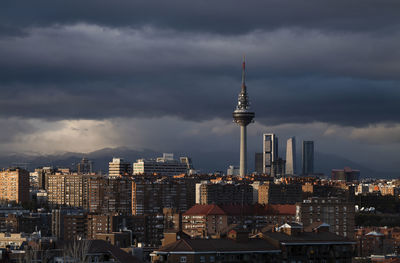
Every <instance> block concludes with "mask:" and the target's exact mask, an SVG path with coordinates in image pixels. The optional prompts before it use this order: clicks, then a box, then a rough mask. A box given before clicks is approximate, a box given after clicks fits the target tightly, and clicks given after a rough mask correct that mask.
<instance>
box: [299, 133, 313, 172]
mask: <svg viewBox="0 0 400 263" xmlns="http://www.w3.org/2000/svg"><path fill="white" fill-rule="evenodd" d="M302 163H303V174H304V175H307V174H313V173H314V142H313V141H303V150H302Z"/></svg>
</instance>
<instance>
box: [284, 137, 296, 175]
mask: <svg viewBox="0 0 400 263" xmlns="http://www.w3.org/2000/svg"><path fill="white" fill-rule="evenodd" d="M286 173H287V174H296V137H291V138H289V139H288V140H287V142H286Z"/></svg>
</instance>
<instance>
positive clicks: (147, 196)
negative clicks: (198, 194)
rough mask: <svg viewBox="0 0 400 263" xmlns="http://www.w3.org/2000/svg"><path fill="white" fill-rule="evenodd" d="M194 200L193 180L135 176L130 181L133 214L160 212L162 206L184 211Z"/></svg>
mask: <svg viewBox="0 0 400 263" xmlns="http://www.w3.org/2000/svg"><path fill="white" fill-rule="evenodd" d="M194 201H195V182H194V181H192V180H174V179H171V178H163V179H159V180H146V179H141V178H137V179H134V181H133V183H132V214H133V215H144V214H155V213H162V210H163V208H175V209H176V210H177V211H179V212H184V211H186V210H187V209H189V208H190V207H191V206H192V205H193V204H194Z"/></svg>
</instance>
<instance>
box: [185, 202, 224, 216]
mask: <svg viewBox="0 0 400 263" xmlns="http://www.w3.org/2000/svg"><path fill="white" fill-rule="evenodd" d="M183 215H184V216H185V215H226V213H225V212H224V210H222V209H221V208H220V207H219V206H218V205H194V206H192V207H191V208H190V209H189V210H187V211H186V212H185V213H184V214H183Z"/></svg>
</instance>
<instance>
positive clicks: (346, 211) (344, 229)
mask: <svg viewBox="0 0 400 263" xmlns="http://www.w3.org/2000/svg"><path fill="white" fill-rule="evenodd" d="M354 214H355V211H354V203H353V202H344V201H343V200H342V199H341V198H338V197H327V198H323V197H312V198H309V199H306V200H303V202H299V203H297V204H296V221H297V222H302V223H303V226H304V227H307V226H309V225H311V224H312V223H314V222H325V223H327V224H329V225H330V231H331V232H333V233H336V234H337V235H341V236H343V237H348V238H353V237H354V224H355V223H354Z"/></svg>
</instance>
